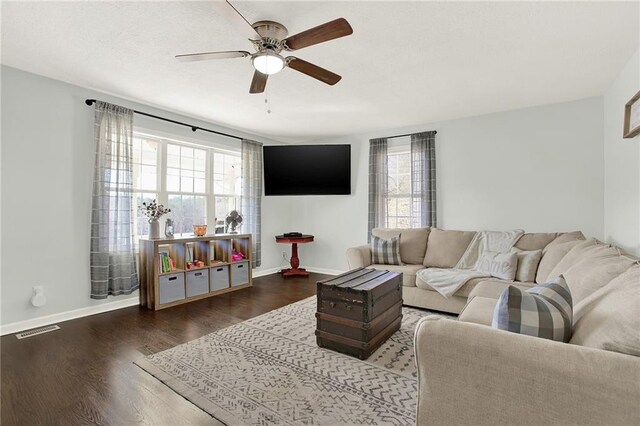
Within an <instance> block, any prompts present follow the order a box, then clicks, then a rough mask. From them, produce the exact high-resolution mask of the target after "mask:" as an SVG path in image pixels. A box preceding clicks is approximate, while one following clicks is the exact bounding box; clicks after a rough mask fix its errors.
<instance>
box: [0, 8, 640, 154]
mask: <svg viewBox="0 0 640 426" xmlns="http://www.w3.org/2000/svg"><path fill="white" fill-rule="evenodd" d="M233 3H234V5H235V6H236V7H237V9H238V10H240V11H241V12H242V13H243V14H244V15H245V17H246V18H247V19H248V20H249V21H251V22H253V21H257V20H262V19H270V20H275V21H278V22H281V23H283V24H284V25H285V26H287V27H288V29H289V33H290V34H295V33H297V32H300V31H303V30H305V29H307V28H310V27H313V26H316V25H318V24H320V23H323V22H326V21H329V20H332V19H334V18H337V17H344V18H346V19H347V20H348V21H349V22H350V23H351V26H352V27H353V29H354V34H353V35H352V36H349V37H345V38H342V39H338V40H334V41H330V42H327V43H324V44H321V45H317V46H312V47H308V48H306V49H302V50H300V51H297V52H295V53H294V54H295V55H296V56H299V57H300V58H302V59H305V60H307V61H310V62H313V63H315V64H317V65H320V66H322V67H325V68H327V69H329V70H332V71H334V72H336V73H338V74H340V75H342V76H343V79H342V81H341V82H339V83H338V84H337V85H336V86H333V87H331V86H326V85H325V84H323V83H320V82H318V81H316V80H314V79H311V78H309V77H307V76H305V75H302V74H300V73H298V72H296V71H293V70H291V69H285V70H284V71H283V72H281V73H279V74H277V75H275V76H272V77H271V78H270V79H269V82H268V84H267V87H268V94H269V97H270V100H271V109H272V113H271V114H267V113H266V109H265V104H264V96H263V95H250V94H249V93H248V90H249V83H250V81H251V77H252V73H253V68H252V65H251V62H250V60H248V59H246V58H245V59H229V60H218V61H208V62H198V63H179V62H177V61H175V60H174V58H173V56H174V55H175V54H178V53H189V52H199V51H211V50H236V49H238V50H251V45H250V43H249V42H248V41H246V40H245V39H243V37H242V35H241V34H240V33H239V32H237V31H236V30H235V28H234V27H233V26H231V24H230V23H228V22H227V21H226V20H225V19H223V18H222V16H221V15H220V14H219V13H218V11H217V9H216V8H215V7H214V6H213V5H212V4H211V3H210V2H188V1H187V2H143V1H139V2H116V1H112V2H109V1H100V2H7V1H3V2H2V63H3V64H5V65H8V66H12V67H15V68H19V69H23V70H26V71H30V72H33V73H36V74H41V75H44V76H47V77H51V78H55V79H59V80H63V81H67V82H70V83H74V84H77V85H80V86H84V87H89V88H93V89H97V90H100V91H104V92H108V93H111V94H114V95H119V96H123V97H126V98H130V99H134V100H138V101H140V102H141V103H146V104H150V105H154V106H158V107H161V108H166V109H169V110H172V111H177V112H181V113H184V114H186V115H190V116H194V117H199V118H204V119H206V120H209V121H213V122H216V123H220V124H224V125H227V126H230V127H235V128H239V129H244V130H248V131H252V132H254V133H258V134H262V135H265V136H270V137H274V138H277V139H282V140H300V141H302V140H309V139H316V138H322V137H327V136H336V135H344V134H354V133H363V132H372V131H376V130H383V129H390V128H395V127H402V126H409V125H416V124H421V123H428V122H433V121H437V120H443V119H451V118H458V117H464V116H471V115H477V114H484V113H490V112H495V111H503V110H509V109H516V108H523V107H528V106H533V105H541V104H547V103H554V102H562V101H568V100H574V99H580V98H585V97H590V96H597V95H601V94H602V93H603V92H604V91H605V90H606V88H607V86H608V85H609V84H610V83H611V81H612V80H613V79H614V78H615V77H616V75H617V73H618V72H619V71H620V69H621V68H622V67H623V65H624V64H625V62H626V61H627V60H628V59H629V58H630V57H631V55H632V54H633V53H634V52H635V50H636V49H638V45H639V43H638V39H639V26H638V21H639V13H640V12H639V9H638V2H637V1H635V2H626V3H622V2H616V3H614V2H586V3H582V2H581V3H578V2H562V3H560V2H555V3H552V2H545V3H542V2H395V1H394V2H391V1H388V2H360V1H355V2H354V1H351V2H293V1H289V2H268V1H259V2H245V1H235V2H233Z"/></svg>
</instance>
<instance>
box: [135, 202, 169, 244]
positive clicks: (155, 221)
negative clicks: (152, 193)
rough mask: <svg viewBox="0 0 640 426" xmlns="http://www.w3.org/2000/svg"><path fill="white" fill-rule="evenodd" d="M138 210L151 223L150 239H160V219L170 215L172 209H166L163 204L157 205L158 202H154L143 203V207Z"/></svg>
mask: <svg viewBox="0 0 640 426" xmlns="http://www.w3.org/2000/svg"><path fill="white" fill-rule="evenodd" d="M138 208H139V209H140V211H141V212H142V214H143V215H145V216H146V217H147V220H148V221H149V238H150V239H158V238H160V222H159V219H160V218H161V217H162V215H165V214H167V213H170V212H171V209H166V208H165V207H164V206H163V205H162V204H158V203H156V200H153V201H151V202H150V203H142V205H141V206H139V207H138Z"/></svg>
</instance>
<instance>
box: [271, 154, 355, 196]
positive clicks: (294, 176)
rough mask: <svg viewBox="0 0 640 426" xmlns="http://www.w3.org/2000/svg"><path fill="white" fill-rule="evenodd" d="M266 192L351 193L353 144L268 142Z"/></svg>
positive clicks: (289, 193)
mask: <svg viewBox="0 0 640 426" xmlns="http://www.w3.org/2000/svg"><path fill="white" fill-rule="evenodd" d="M263 153H264V193H265V195H347V194H351V145H275V146H265V147H264V148H263Z"/></svg>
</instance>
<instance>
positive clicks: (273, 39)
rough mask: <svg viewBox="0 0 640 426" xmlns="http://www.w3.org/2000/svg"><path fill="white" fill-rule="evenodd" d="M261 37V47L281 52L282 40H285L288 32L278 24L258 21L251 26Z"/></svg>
mask: <svg viewBox="0 0 640 426" xmlns="http://www.w3.org/2000/svg"><path fill="white" fill-rule="evenodd" d="M251 26H252V27H253V28H254V29H255V30H256V32H257V33H258V34H260V36H261V37H262V40H260V42H261V47H262V48H263V49H270V50H275V51H277V52H280V50H282V47H283V46H282V40H284V39H285V38H287V35H289V31H288V30H287V27H285V26H284V25H282V24H281V23H279V22H274V21H258V22H255V23H254V24H253V25H251Z"/></svg>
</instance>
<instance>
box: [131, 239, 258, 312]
mask: <svg viewBox="0 0 640 426" xmlns="http://www.w3.org/2000/svg"><path fill="white" fill-rule="evenodd" d="M251 247H252V246H251V234H215V235H206V236H204V237H195V236H193V237H175V238H161V239H154V240H150V239H141V240H140V257H139V259H140V271H139V272H140V305H142V306H144V307H146V308H149V309H153V310H158V309H164V308H168V307H170V306H175V305H181V304H183V303H188V302H191V301H193V300H199V299H204V298H206V297H211V296H215V295H217V294H222V293H227V292H229V291H234V290H240V289H242V288H246V287H250V286H251ZM234 250H235V251H237V252H240V253H242V254H243V255H244V258H243V259H242V260H239V261H233V259H232V253H233V251H234ZM163 252H165V253H168V255H169V258H171V259H172V261H173V262H172V263H173V265H174V269H173V270H172V271H170V272H161V267H160V253H163ZM194 260H199V261H202V262H203V265H202V266H200V267H193V268H191V269H189V268H188V266H187V265H188V263H189V262H193V261H194Z"/></svg>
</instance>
